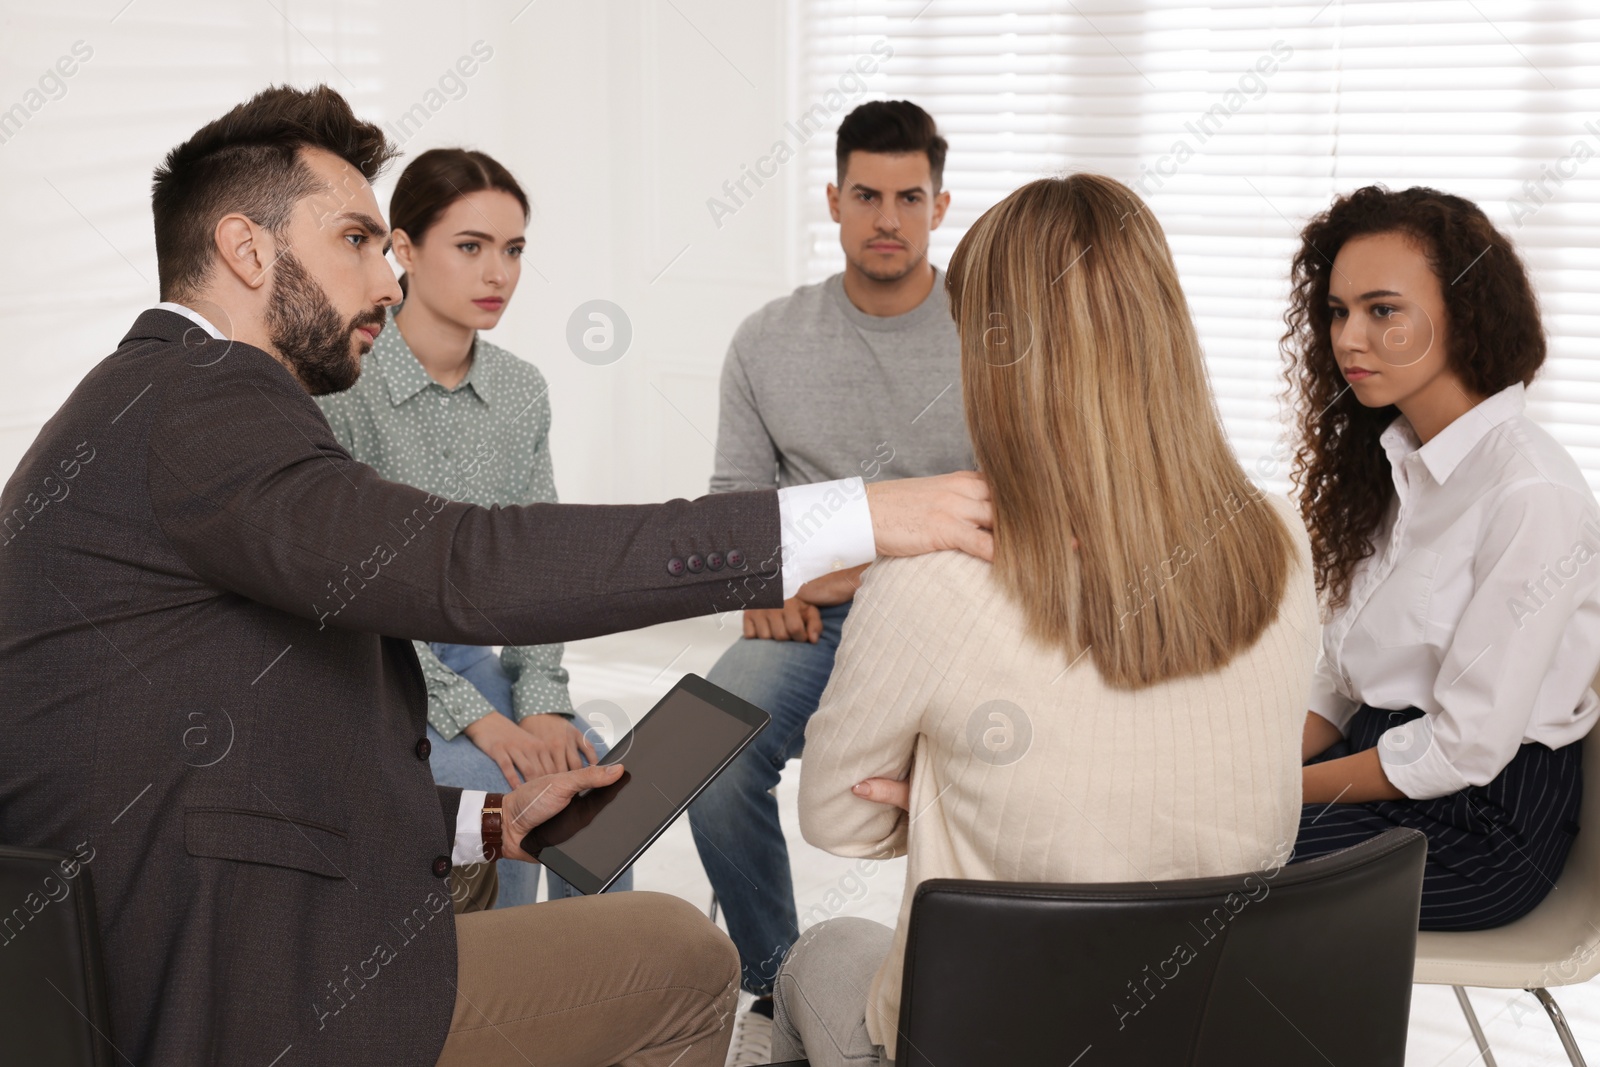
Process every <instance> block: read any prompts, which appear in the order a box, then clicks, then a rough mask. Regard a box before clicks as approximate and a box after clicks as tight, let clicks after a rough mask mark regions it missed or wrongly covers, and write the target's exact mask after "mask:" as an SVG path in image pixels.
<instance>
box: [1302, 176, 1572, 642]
mask: <svg viewBox="0 0 1600 1067" xmlns="http://www.w3.org/2000/svg"><path fill="white" fill-rule="evenodd" d="M1380 233H1399V234H1404V235H1405V236H1407V237H1409V238H1411V239H1412V240H1413V241H1415V242H1416V243H1417V244H1418V246H1419V247H1421V248H1422V249H1423V250H1424V251H1425V252H1426V254H1427V256H1428V262H1429V265H1430V266H1431V267H1432V268H1433V272H1434V274H1435V275H1436V276H1437V277H1438V278H1439V282H1440V288H1441V289H1442V290H1443V291H1444V306H1445V314H1446V316H1447V319H1448V321H1447V323H1446V330H1445V333H1446V336H1447V338H1448V339H1449V346H1450V347H1449V349H1448V351H1447V352H1446V353H1445V356H1446V358H1447V359H1448V360H1449V366H1450V368H1451V370H1453V371H1454V372H1455V373H1456V375H1457V376H1459V377H1460V379H1461V381H1462V384H1463V385H1465V386H1467V387H1468V388H1469V389H1471V390H1473V391H1474V392H1476V393H1477V394H1478V395H1480V396H1490V395H1492V394H1494V393H1498V392H1499V391H1500V390H1502V389H1505V388H1508V387H1509V386H1510V385H1511V384H1512V383H1514V382H1522V383H1523V384H1524V385H1526V384H1528V383H1529V382H1531V381H1532V380H1533V376H1534V375H1535V374H1536V373H1537V372H1538V370H1539V368H1540V367H1541V366H1542V365H1543V364H1544V357H1545V338H1544V327H1543V325H1542V324H1541V322H1540V319H1539V303H1538V300H1537V299H1536V298H1535V296H1534V294H1533V286H1532V285H1531V284H1529V281H1528V272H1527V270H1526V268H1525V267H1524V266H1523V263H1522V259H1521V258H1520V257H1519V256H1518V255H1517V252H1516V250H1515V249H1514V248H1513V247H1512V245H1511V242H1510V241H1509V240H1507V239H1506V237H1505V236H1504V235H1503V234H1501V233H1500V231H1498V230H1496V229H1495V228H1494V225H1493V224H1492V223H1490V221H1489V219H1488V217H1487V216H1486V215H1484V213H1483V211H1482V210H1481V209H1480V208H1479V207H1478V205H1476V204H1474V203H1473V202H1472V201H1470V200H1465V199H1463V198H1461V197H1459V196H1452V195H1450V194H1449V193H1441V192H1439V191H1438V190H1437V189H1428V188H1424V187H1421V186H1419V187H1416V188H1412V189H1404V190H1401V191H1400V192H1392V191H1391V190H1389V189H1387V188H1385V187H1383V186H1381V185H1369V186H1366V187H1365V188H1361V189H1357V190H1356V191H1355V192H1353V193H1349V194H1348V195H1345V196H1340V197H1338V198H1337V199H1335V200H1334V202H1333V206H1331V207H1330V208H1328V210H1327V211H1324V212H1322V213H1321V214H1320V215H1317V216H1315V217H1314V218H1312V220H1311V221H1310V222H1309V223H1308V224H1307V225H1306V227H1305V229H1304V230H1302V231H1301V233H1300V249H1299V251H1297V252H1296V253H1295V256H1294V262H1293V265H1292V267H1291V269H1290V281H1291V290H1290V298H1289V310H1288V311H1286V312H1285V313H1284V316H1283V321H1284V323H1285V325H1286V326H1287V327H1288V329H1287V331H1286V332H1285V333H1284V335H1283V340H1282V342H1281V348H1282V351H1283V355H1284V359H1285V361H1286V362H1287V364H1288V379H1289V385H1288V390H1287V394H1286V395H1287V397H1288V398H1289V399H1290V400H1291V401H1292V403H1293V405H1294V410H1295V411H1296V412H1297V413H1298V414H1297V418H1298V421H1299V440H1298V442H1297V447H1296V450H1295V455H1294V466H1293V474H1292V478H1293V481H1294V485H1295V489H1296V493H1297V495H1298V497H1299V503H1300V515H1301V517H1302V518H1303V519H1304V520H1305V524H1306V528H1307V530H1308V531H1309V532H1310V534H1311V554H1312V560H1313V564H1314V569H1315V571H1316V579H1317V591H1318V592H1319V593H1320V594H1321V595H1322V598H1323V604H1324V607H1325V608H1326V609H1327V611H1328V612H1329V613H1332V612H1337V611H1338V610H1339V609H1341V608H1343V607H1344V606H1345V605H1346V603H1348V601H1349V597H1350V580H1351V576H1352V572H1353V571H1354V569H1355V566H1356V564H1358V563H1360V562H1361V561H1362V560H1363V559H1365V558H1366V557H1368V556H1370V555H1372V553H1373V549H1374V546H1373V544H1372V536H1373V534H1374V533H1375V532H1376V530H1377V528H1378V525H1379V524H1380V523H1381V522H1382V521H1383V517H1384V514H1385V512H1386V511H1387V510H1388V507H1389V502H1390V500H1391V499H1393V497H1394V480H1393V475H1392V474H1391V472H1390V469H1389V462H1388V459H1387V457H1386V456H1385V455H1384V452H1383V449H1382V448H1381V446H1380V445H1379V444H1378V437H1379V435H1380V434H1382V433H1383V431H1384V428H1385V427H1387V426H1388V425H1389V423H1391V422H1392V421H1394V419H1395V418H1396V416H1398V415H1399V414H1400V411H1399V409H1398V408H1397V407H1395V406H1394V405H1389V406H1387V407H1382V408H1369V407H1365V406H1364V405H1362V403H1361V402H1360V401H1359V400H1357V399H1356V396H1355V393H1354V392H1352V391H1351V390H1350V389H1349V388H1348V387H1347V386H1346V384H1345V381H1344V379H1343V376H1342V375H1341V374H1340V371H1339V366H1338V364H1337V363H1336V362H1335V361H1334V357H1333V341H1332V333H1331V325H1332V321H1331V316H1330V314H1329V311H1328V282H1329V277H1330V276H1331V275H1332V273H1333V261H1334V258H1335V257H1337V256H1338V254H1339V249H1341V248H1342V247H1344V243H1345V242H1346V241H1348V240H1350V239H1351V238H1354V237H1363V236H1367V235H1371V234H1380Z"/></svg>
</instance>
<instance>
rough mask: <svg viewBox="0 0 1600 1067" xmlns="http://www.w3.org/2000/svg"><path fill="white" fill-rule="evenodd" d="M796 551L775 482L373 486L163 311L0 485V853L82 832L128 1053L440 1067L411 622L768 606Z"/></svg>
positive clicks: (445, 825)
mask: <svg viewBox="0 0 1600 1067" xmlns="http://www.w3.org/2000/svg"><path fill="white" fill-rule="evenodd" d="M778 547H779V521H778V506H777V496H776V494H775V493H773V492H763V493H724V494H717V495H714V496H706V497H701V498H700V499H698V500H695V501H687V500H673V501H669V502H668V503H665V504H655V505H639V506H632V505H629V506H616V507H599V506H586V505H571V504H566V505H556V504H534V505H530V506H527V507H506V508H482V507H476V506H472V505H468V504H460V503H452V502H448V501H445V500H443V499H441V498H438V497H434V496H430V495H429V494H426V493H424V492H422V491H421V490H418V489H413V488H411V487H409V486H404V485H400V484H397V483H394V482H387V481H384V480H383V479H382V478H380V477H378V475H377V474H376V473H375V472H374V471H373V470H372V469H371V468H370V467H367V466H365V465H363V464H361V463H358V462H356V461H355V460H353V459H352V458H351V457H350V455H349V454H348V453H347V452H345V450H344V449H343V448H341V447H340V445H339V443H338V442H337V441H336V440H335V439H334V436H333V433H332V432H331V431H330V430H329V428H328V424H327V422H326V421H325V420H324V418H323V416H322V413H321V411H320V410H318V408H317V405H316V404H315V402H313V401H312V399H311V397H310V396H309V395H307V394H306V392H305V390H304V389H303V388H301V386H300V385H299V384H298V383H297V382H296V381H295V379H294V378H293V377H292V376H291V375H290V374H289V372H288V371H286V370H285V369H284V368H283V367H282V366H281V365H280V364H279V363H277V362H276V361H275V360H273V359H272V358H271V357H270V356H268V355H267V354H266V353H265V352H262V351H261V350H260V349H257V348H253V347H250V346H248V345H243V344H237V343H230V342H226V341H215V340H211V339H210V338H208V337H207V336H206V335H205V334H204V332H203V331H202V330H200V329H199V328H198V327H196V326H194V325H193V324H192V323H190V322H189V321H188V320H186V319H184V318H183V317H182V316H180V315H175V314H173V313H171V312H168V311H164V310H152V311H147V312H145V313H144V314H142V315H140V316H139V319H138V321H137V322H135V323H134V326H133V329H132V330H130V331H129V332H128V335H127V336H126V337H124V338H123V340H122V344H121V345H120V346H119V347H118V349H117V350H116V352H115V353H113V354H112V355H111V356H110V357H108V358H107V359H105V360H104V361H103V362H101V363H100V364H99V365H98V366H97V367H96V368H95V369H94V370H92V371H91V372H90V373H89V374H88V376H87V377H86V378H85V379H84V380H83V382H82V384H80V385H79V386H78V388H77V389H76V390H74V391H73V393H72V395H71V396H70V397H69V398H68V399H67V401H66V403H65V404H63V405H62V407H61V410H60V411H58V412H57V413H56V414H55V416H54V417H52V418H51V419H50V421H49V422H48V423H46V424H45V426H44V429H43V430H41V431H40V433H39V436H38V438H37V440H35V441H34V443H33V446H32V447H31V448H29V449H28V452H27V454H26V455H25V456H24V457H23V459H22V462H21V464H20V465H19V466H18V468H17V470H16V473H15V474H14V475H13V476H12V477H11V480H10V481H9V482H8V483H7V484H6V487H5V491H4V494H3V496H0V842H4V843H6V844H11V845H31V846H42V847H52V848H61V849H66V850H68V851H71V850H72V849H74V848H75V847H76V846H77V845H79V843H80V842H86V843H87V847H88V848H89V849H92V851H93V857H94V858H93V860H92V862H91V864H90V869H91V870H92V871H93V872H94V877H95V881H96V886H95V888H96V891H97V894H98V898H99V903H100V923H101V930H102V934H103V938H104V946H105V954H106V964H107V970H108V974H109V982H110V987H111V1015H112V1020H113V1031H114V1032H113V1033H112V1035H111V1037H112V1040H113V1041H114V1042H115V1043H116V1045H117V1047H118V1049H119V1050H120V1051H121V1052H122V1053H123V1055H124V1056H126V1057H127V1058H128V1059H129V1060H131V1061H132V1062H133V1063H135V1064H138V1065H139V1067H146V1065H165V1064H173V1065H183V1067H195V1065H199V1064H229V1065H234V1064H259V1065H262V1067H265V1065H267V1064H274V1065H275V1067H300V1065H309V1064H338V1065H351V1064H373V1065H383V1067H392V1065H396V1064H417V1065H429V1067H431V1065H432V1064H434V1062H435V1061H436V1060H437V1059H438V1055H439V1050H440V1048H441V1047H442V1045H443V1043H444V1038H445V1034H446V1032H447V1031H448V1028H449V1022H450V1014H451V1009H452V1007H453V1005H454V1003H455V992H454V983H455V980H456V942H455V926H454V922H453V920H452V917H451V909H450V900H449V892H448V888H447V882H446V881H445V880H443V878H442V877H441V872H443V871H445V870H446V869H447V867H448V855H449V853H450V848H451V837H452V834H453V830H454V818H455V809H456V806H457V804H458V802H459V799H460V793H459V791H458V790H449V789H444V788H437V787H435V785H434V782H433V778H432V776H431V775H430V774H429V771H428V763H427V761H426V749H425V746H424V745H422V744H421V741H422V738H423V736H424V723H425V714H426V703H427V696H426V690H425V688H424V684H423V679H422V672H421V669H420V667H419V666H418V663H417V659H416V655H415V653H414V652H413V651H412V648H411V644H410V639H412V638H418V639H422V640H431V641H450V642H461V643H466V644H475V645H487V644H502V643H503V644H513V645H537V644H545V643H548V642H553V641H571V640H574V639H577V638H583V637H590V636H593V635H596V634H602V633H608V632H612V631H616V630H622V629H629V628H633V627H638V626H644V625H648V624H651V623H657V622H663V621H666V620H669V619H677V618H684V617H687V616H691V615H698V614H705V613H711V612H717V611H725V610H731V609H734V608H742V607H752V606H753V607H777V606H778V605H779V604H781V602H782V588H781V581H780V580H779V577H778V559H779V555H778ZM692 555H693V556H698V557H700V558H699V559H694V560H690V557H691V556H692ZM724 557H731V558H730V562H728V563H723V562H722V560H723V558H724ZM741 557H742V558H741ZM708 559H709V560H711V561H712V562H717V563H719V564H721V565H720V566H719V567H717V568H716V569H712V568H711V567H710V566H709V565H708V564H707V563H705V562H703V561H705V560H708ZM685 561H688V565H685ZM735 564H737V566H735ZM20 903H21V902H17V901H0V917H5V916H9V915H10V914H11V911H12V908H13V906H14V905H18V904H20ZM22 936H26V929H24V930H23V933H22ZM0 951H3V948H0ZM529 980H530V981H534V982H538V981H559V976H551V975H529ZM0 1041H3V1038H0Z"/></svg>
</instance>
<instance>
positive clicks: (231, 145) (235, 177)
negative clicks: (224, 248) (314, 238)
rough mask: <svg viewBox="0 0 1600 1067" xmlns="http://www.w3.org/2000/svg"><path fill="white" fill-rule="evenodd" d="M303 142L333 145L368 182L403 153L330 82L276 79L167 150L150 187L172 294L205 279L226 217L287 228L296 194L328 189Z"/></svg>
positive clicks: (160, 257) (166, 293)
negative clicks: (310, 84)
mask: <svg viewBox="0 0 1600 1067" xmlns="http://www.w3.org/2000/svg"><path fill="white" fill-rule="evenodd" d="M302 148H323V149H326V150H328V151H329V152H332V153H333V154H334V155H336V156H339V157H340V158H341V159H343V160H345V161H346V162H347V163H349V164H350V165H351V166H353V167H355V168H356V169H357V170H359V171H360V172H361V173H362V175H363V176H364V177H365V178H366V179H367V181H369V182H370V181H372V180H373V179H374V178H376V177H377V176H378V173H379V172H380V171H382V170H383V167H384V164H386V163H387V162H389V160H390V159H392V158H394V156H395V155H396V154H397V151H398V150H397V149H396V148H395V147H394V146H393V145H391V144H390V143H389V142H388V140H387V139H386V138H385V137H384V135H383V131H382V130H380V129H379V128H378V127H377V126H376V125H375V124H373V123H370V122H362V121H361V120H360V119H357V118H356V116H355V113H354V112H352V111H351V110H350V104H349V103H348V102H347V101H346V100H345V98H344V97H342V96H340V95H339V94H338V93H336V92H334V91H333V90H332V89H330V88H328V87H327V86H326V85H319V86H317V87H316V88H315V89H294V88H291V87H290V86H287V85H277V86H273V87H271V88H269V89H264V90H262V91H261V92H259V93H257V94H256V95H255V96H254V97H252V98H251V99H250V100H248V101H246V102H245V103H243V104H240V105H239V106H238V107H236V108H234V109H233V110H232V111H230V112H228V113H227V114H226V115H224V116H222V117H221V118H219V119H217V120H215V121H213V122H209V123H207V124H206V125H204V126H202V127H201V128H200V129H199V130H198V131H196V133H195V135H194V136H193V137H191V138H189V139H188V140H187V141H185V142H184V143H183V144H181V145H179V146H178V147H176V148H174V149H173V150H172V151H171V152H169V153H167V158H166V160H165V161H164V162H163V163H162V164H161V166H159V167H157V168H156V171H155V181H154V184H153V185H152V188H151V194H150V206H151V210H152V212H153V213H154V215H155V228H156V267H157V270H158V272H159V276H160V281H161V298H162V299H163V300H181V299H183V298H185V297H188V296H191V295H192V294H193V293H194V292H195V291H196V290H197V289H199V288H200V287H201V286H202V285H204V283H205V281H206V278H207V276H208V275H209V273H210V270H211V259H212V251H213V246H212V234H213V231H214V230H215V229H216V225H217V220H218V219H220V218H222V217H223V216H224V215H228V214H231V213H233V212H239V213H240V214H242V215H244V216H245V217H246V218H248V219H250V220H251V221H253V222H255V223H256V224H257V225H259V226H261V227H263V228H265V229H266V230H267V231H268V232H269V233H271V234H273V235H274V236H281V235H282V234H283V232H284V230H285V228H286V227H287V226H288V223H289V213H290V211H291V210H292V209H293V208H294V205H295V202H296V201H298V200H299V199H300V198H301V197H304V196H308V195H310V194H311V193H313V192H316V191H317V189H318V187H319V183H318V181H317V179H316V177H315V176H313V175H312V173H311V170H310V168H309V167H307V166H306V164H305V162H304V161H303V160H302V159H301V158H300V155H299V151H300V149H302Z"/></svg>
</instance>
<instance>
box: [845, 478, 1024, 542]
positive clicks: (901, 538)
mask: <svg viewBox="0 0 1600 1067" xmlns="http://www.w3.org/2000/svg"><path fill="white" fill-rule="evenodd" d="M867 506H868V508H869V510H870V511H871V512H872V536H873V538H874V540H875V541H876V542H877V549H878V554H879V555H881V556H920V555H922V554H923V553H924V552H939V551H943V550H944V549H949V548H955V549H960V550H961V551H962V552H965V553H967V554H968V555H971V556H976V557H978V558H979V559H982V560H987V561H990V562H993V560H994V535H993V534H992V533H991V532H990V531H991V530H992V529H993V528H994V506H993V505H992V504H991V503H990V500H989V483H988V482H987V481H985V480H984V477H983V475H981V474H979V473H978V472H977V471H955V472H954V473H951V474H937V475H933V476H932V477H928V478H901V479H898V480H896V481H890V482H872V483H870V484H868V485H867Z"/></svg>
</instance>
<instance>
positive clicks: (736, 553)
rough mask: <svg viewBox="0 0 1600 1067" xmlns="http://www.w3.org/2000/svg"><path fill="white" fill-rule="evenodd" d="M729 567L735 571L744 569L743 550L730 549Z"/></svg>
mask: <svg viewBox="0 0 1600 1067" xmlns="http://www.w3.org/2000/svg"><path fill="white" fill-rule="evenodd" d="M728 566H730V567H732V568H733V569H734V570H740V569H742V568H743V567H744V551H743V550H742V549H738V548H730V549H728Z"/></svg>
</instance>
